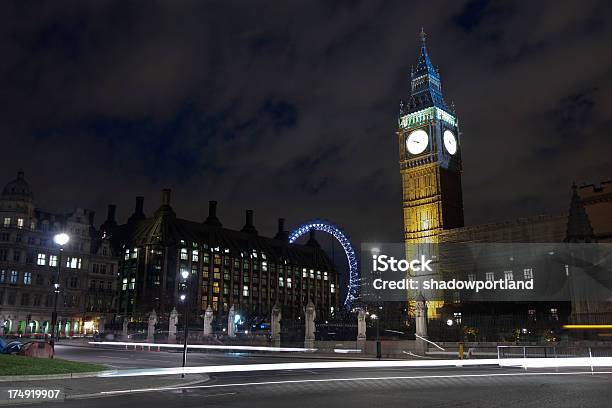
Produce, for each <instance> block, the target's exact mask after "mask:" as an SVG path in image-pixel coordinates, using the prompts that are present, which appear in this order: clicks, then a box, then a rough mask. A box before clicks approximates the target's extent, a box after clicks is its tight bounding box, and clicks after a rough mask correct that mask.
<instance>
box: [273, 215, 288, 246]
mask: <svg viewBox="0 0 612 408" xmlns="http://www.w3.org/2000/svg"><path fill="white" fill-rule="evenodd" d="M274 238H275V239H280V240H281V241H288V240H289V233H288V232H287V231H285V219H284V218H279V219H278V231H277V232H276V235H275V236H274Z"/></svg>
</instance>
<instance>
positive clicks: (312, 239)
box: [306, 228, 321, 248]
mask: <svg viewBox="0 0 612 408" xmlns="http://www.w3.org/2000/svg"><path fill="white" fill-rule="evenodd" d="M308 235H310V237H309V238H308V242H306V245H308V246H311V247H316V248H321V245H319V242H318V241H317V238H316V233H315V229H314V228H311V229H310V231H308Z"/></svg>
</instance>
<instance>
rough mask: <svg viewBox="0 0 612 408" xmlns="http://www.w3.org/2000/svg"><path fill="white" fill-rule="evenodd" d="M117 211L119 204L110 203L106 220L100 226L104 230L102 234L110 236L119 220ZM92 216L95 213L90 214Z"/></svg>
mask: <svg viewBox="0 0 612 408" xmlns="http://www.w3.org/2000/svg"><path fill="white" fill-rule="evenodd" d="M116 211H117V206H116V205H115V204H109V205H108V212H107V214H106V221H104V223H103V224H102V225H101V226H100V231H102V235H103V236H105V237H109V236H110V235H111V233H112V231H113V229H115V227H116V226H117V221H115V212H116ZM90 217H93V214H90Z"/></svg>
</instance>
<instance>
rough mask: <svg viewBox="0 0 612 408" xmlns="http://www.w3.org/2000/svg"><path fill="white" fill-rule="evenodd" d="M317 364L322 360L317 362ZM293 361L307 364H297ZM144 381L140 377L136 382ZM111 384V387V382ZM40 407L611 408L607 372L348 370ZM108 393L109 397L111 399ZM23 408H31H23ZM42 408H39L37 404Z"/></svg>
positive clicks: (248, 375)
mask: <svg viewBox="0 0 612 408" xmlns="http://www.w3.org/2000/svg"><path fill="white" fill-rule="evenodd" d="M57 353H58V357H61V358H68V359H71V360H80V361H89V362H98V363H103V364H107V365H110V366H112V367H115V368H120V369H126V368H152V367H176V366H178V365H180V362H181V353H180V352H148V351H140V350H138V351H134V350H125V349H124V348H123V349H121V348H119V349H116V348H102V347H100V348H86V347H70V346H59V347H58V350H57ZM317 360H318V361H321V360H320V359H317ZM291 361H296V358H295V356H293V357H292V356H291V355H286V356H271V355H245V354H239V353H220V352H210V353H190V354H189V365H221V364H257V363H276V362H278V363H281V362H291ZM299 361H302V362H303V361H308V360H305V359H302V358H300V359H299ZM139 378H141V379H142V377H139ZM73 381H78V380H73ZM109 383H110V382H109ZM114 384H115V386H113V387H110V386H109V388H108V391H103V392H96V393H94V394H90V395H88V396H87V397H86V398H79V396H78V395H72V396H71V397H70V399H66V400H65V401H63V402H57V403H45V404H44V406H45V407H63V408H73V407H74V408H76V407H85V406H86V407H94V408H95V407H110V406H112V407H113V408H122V407H126V408H128V407H129V408H139V407H146V408H150V407H152V406H156V407H159V406H163V407H165V408H166V407H167V408H174V407H177V408H178V407H203V406H206V407H251V408H253V407H267V408H268V407H271V408H274V407H291V408H297V407H316V408H325V407H333V406H337V407H342V408H344V407H351V408H353V407H367V408H373V407H376V408H378V407H400V406H401V407H419V408H421V407H436V408H445V407H470V408H472V407H483V408H495V407H537V408H547V407H562V408H563V407H567V408H577V407H585V408H590V407H593V408H604V407H610V406H612V402H611V401H612V368H610V369H607V370H606V369H601V368H600V369H597V370H595V372H594V373H591V372H590V370H587V371H581V370H574V371H564V370H558V369H557V370H556V369H541V370H528V371H525V370H523V369H519V368H511V369H501V368H492V367H469V368H440V367H437V368H375V369H373V368H353V369H305V370H278V371H268V372H258V371H248V372H247V371H245V372H231V373H219V374H213V375H211V376H210V378H209V379H208V380H207V381H202V382H197V381H196V382H191V383H190V384H188V385H187V386H176V387H174V386H173V387H170V388H164V387H156V386H153V385H152V384H151V385H149V384H148V383H147V382H144V385H142V384H143V381H142V380H141V381H140V382H139V383H138V384H141V385H136V384H137V383H136V380H134V379H132V380H130V378H129V377H127V378H125V383H124V384H121V386H120V387H117V386H116V384H117V383H116V382H115V383H114ZM109 391H110V392H109ZM28 406H36V405H32V404H29V405H28ZM41 406H42V405H41Z"/></svg>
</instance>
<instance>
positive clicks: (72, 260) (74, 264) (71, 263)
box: [66, 256, 81, 269]
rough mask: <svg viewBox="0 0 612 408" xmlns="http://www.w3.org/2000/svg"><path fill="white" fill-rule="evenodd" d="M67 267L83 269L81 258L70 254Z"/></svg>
mask: <svg viewBox="0 0 612 408" xmlns="http://www.w3.org/2000/svg"><path fill="white" fill-rule="evenodd" d="M66 268H70V269H81V258H77V257H74V256H69V257H68V258H67V259H66Z"/></svg>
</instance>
